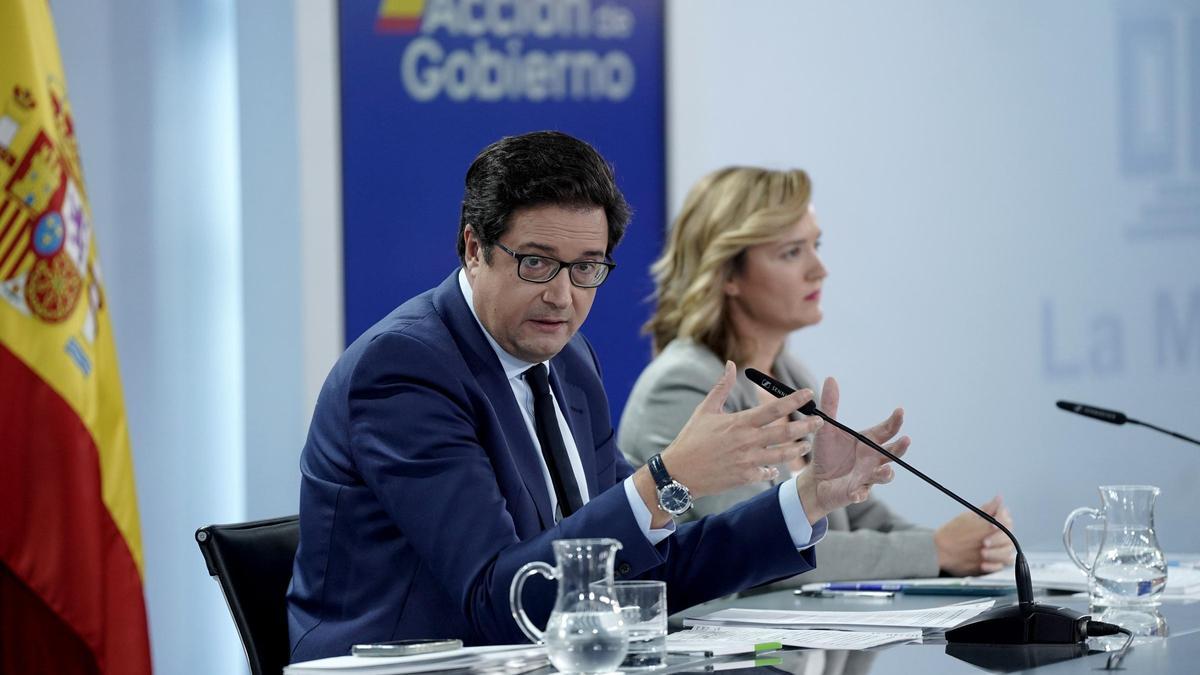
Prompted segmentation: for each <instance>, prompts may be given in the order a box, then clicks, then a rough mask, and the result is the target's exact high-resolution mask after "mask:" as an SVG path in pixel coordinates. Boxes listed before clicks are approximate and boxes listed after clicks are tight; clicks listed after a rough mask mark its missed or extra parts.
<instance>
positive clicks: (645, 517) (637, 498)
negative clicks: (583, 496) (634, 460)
mask: <svg viewBox="0 0 1200 675" xmlns="http://www.w3.org/2000/svg"><path fill="white" fill-rule="evenodd" d="M795 491H796V489H795V488H792V492H795ZM625 497H626V498H627V499H628V500H629V510H631V511H633V519H634V520H636V521H637V524H638V527H639V528H640V529H641V530H642V534H644V535H646V541H648V542H650V545H651V546H657V545H658V543H659V542H661V541H662V540H663V539H666V538H667V537H669V536H671V535H672V534H674V533H675V521H674V520H668V521H667V526H666V527H664V528H662V529H661V530H652V529H650V521H651V516H650V509H648V508H646V502H644V501H642V496H641V495H639V494H638V491H637V487H636V486H635V485H634V484H633V476H630V477H629V478H626V479H625ZM796 503H797V504H799V503H800V497H799V496H798V495H797V497H796ZM785 517H786V516H785ZM801 518H802V519H803V520H804V524H805V525H807V524H808V518H807V517H805V516H803V515H801ZM821 534H824V531H822V532H821Z"/></svg>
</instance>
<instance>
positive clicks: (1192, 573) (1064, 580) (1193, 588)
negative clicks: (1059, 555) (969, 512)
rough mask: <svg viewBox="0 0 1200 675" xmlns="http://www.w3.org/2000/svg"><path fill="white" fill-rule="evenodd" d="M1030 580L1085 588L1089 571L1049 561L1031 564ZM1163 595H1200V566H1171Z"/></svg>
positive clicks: (999, 575)
mask: <svg viewBox="0 0 1200 675" xmlns="http://www.w3.org/2000/svg"><path fill="white" fill-rule="evenodd" d="M1029 576H1030V580H1031V581H1032V582H1033V585H1034V587H1035V588H1046V589H1054V590H1059V591H1086V590H1087V575H1086V574H1084V573H1083V570H1081V569H1079V568H1078V567H1076V566H1075V564H1074V563H1072V562H1058V561H1056V562H1050V563H1043V564H1031V565H1030V566H1029ZM975 579H976V580H978V581H980V582H984V583H987V582H994V581H999V580H1001V579H1007V580H1008V581H1009V582H1011V581H1012V570H1010V569H1006V570H1000V571H999V572H993V573H992V574H986V575H984V576H981V577H975ZM1163 593H1164V595H1165V596H1168V597H1180V598H1186V597H1200V570H1197V569H1194V568H1191V567H1183V566H1179V567H1168V568H1167V587H1166V589H1165V590H1164V592H1163Z"/></svg>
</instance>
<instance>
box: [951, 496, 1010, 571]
mask: <svg viewBox="0 0 1200 675" xmlns="http://www.w3.org/2000/svg"><path fill="white" fill-rule="evenodd" d="M979 508H981V509H983V510H984V511H985V512H987V513H988V515H990V516H992V517H994V518H995V519H996V520H998V521H1000V522H1001V523H1003V524H1004V526H1005V527H1007V528H1008V529H1010V530H1011V529H1012V527H1013V520H1012V514H1011V513H1009V511H1008V508H1006V507H1005V506H1004V503H1003V501H1002V500H1001V499H1000V496H999V495H997V496H995V497H992V499H991V501H989V502H987V503H986V504H983V505H981V506H980V507H979ZM933 543H934V546H936V547H937V557H938V567H939V568H941V569H942V570H944V571H945V572H947V573H949V574H953V575H955V576H960V577H961V576H968V575H974V574H980V573H987V572H995V571H997V570H999V569H1002V568H1003V567H1004V566H1005V565H1009V564H1011V563H1012V560H1013V556H1014V555H1015V553H1016V550H1015V549H1014V548H1013V545H1012V541H1010V540H1009V538H1008V537H1007V536H1006V535H1005V534H1004V533H1003V532H1001V531H1000V530H999V529H997V528H996V526H995V525H992V524H991V523H989V522H987V521H986V520H984V519H983V518H980V517H979V516H977V515H975V514H974V513H971V512H970V511H967V512H964V513H960V514H959V515H957V516H955V517H954V518H953V519H951V520H950V521H949V522H947V523H946V524H945V525H942V526H941V527H939V528H938V529H937V531H936V532H934V534H933Z"/></svg>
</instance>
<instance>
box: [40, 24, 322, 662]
mask: <svg viewBox="0 0 1200 675" xmlns="http://www.w3.org/2000/svg"><path fill="white" fill-rule="evenodd" d="M52 11H53V13H54V19H55V24H56V27H57V31H58V38H59V45H60V49H61V52H62V56H63V63H64V67H65V69H66V75H67V82H68V86H69V93H70V98H71V101H72V104H73V106H74V112H75V119H76V121H77V127H78V135H79V142H80V148H81V153H82V156H83V164H84V170H85V178H86V180H87V185H88V189H89V190H88V192H89V196H90V198H91V204H92V209H93V214H94V217H95V222H96V229H97V236H98V242H99V251H100V258H101V261H102V263H103V266H104V274H105V279H106V282H107V291H108V297H109V299H110V301H111V303H112V316H113V322H114V331H115V333H116V336H117V348H118V353H119V354H120V358H121V372H122V375H123V378H124V385H125V402H126V410H127V414H128V418H129V425H130V431H131V437H132V444H133V454H134V462H135V467H136V471H137V478H138V495H139V504H140V509H141V517H142V538H143V545H144V547H145V552H146V556H145V559H146V577H145V586H146V598H147V610H148V613H149V619H150V633H151V640H152V649H153V657H154V665H155V669H156V671H157V672H160V673H211V672H241V671H244V670H245V669H246V666H245V658H244V657H243V655H242V650H241V646H240V643H239V642H238V638H237V634H236V632H235V630H234V628H233V623H232V621H231V620H230V618H229V615H228V611H227V610H226V608H225V606H224V603H223V601H222V600H221V596H220V592H219V590H218V588H217V586H216V584H215V582H213V581H212V580H210V578H209V577H208V574H207V571H206V570H205V566H204V563H203V560H202V558H201V556H200V552H199V549H198V548H197V547H196V543H195V541H194V540H193V538H192V533H193V532H194V530H195V529H196V528H197V527H199V526H201V525H205V524H209V523H218V522H237V521H243V520H249V519H257V518H266V517H273V516H279V515H286V514H291V513H295V512H296V509H297V504H298V499H299V498H298V485H299V471H298V466H297V460H298V457H299V451H300V448H301V447H302V445H303V442H304V434H305V432H306V429H307V425H308V420H309V417H310V415H311V411H312V405H313V402H314V401H315V399H316V393H317V390H318V388H319V386H320V383H321V381H322V380H323V378H324V375H325V373H326V372H327V371H328V369H329V366H330V365H331V364H332V363H333V360H334V359H335V358H336V357H337V355H338V353H340V351H341V345H342V336H341V326H342V318H341V308H340V297H341V290H340V289H341V277H340V272H339V270H340V254H339V250H340V244H339V241H340V234H339V233H340V229H341V225H340V206H339V201H338V200H339V197H338V194H339V190H338V182H339V179H338V178H337V176H338V172H337V171H338V170H337V161H336V156H337V153H338V151H337V128H336V123H335V121H336V98H335V97H336V80H335V79H334V74H335V72H336V58H335V56H334V54H335V51H334V49H333V45H334V42H333V39H334V31H335V26H336V23H335V20H334V13H333V3H332V0H321V1H319V2H318V1H315V0H304V1H303V2H293V1H292V0H257V1H256V2H242V3H234V2H230V1H228V0H226V1H215V0H212V1H206V2H192V1H191V0H171V1H169V2H153V3H146V2H137V1H134V0H114V1H113V2H108V3H92V2H84V1H81V0H53V2H52Z"/></svg>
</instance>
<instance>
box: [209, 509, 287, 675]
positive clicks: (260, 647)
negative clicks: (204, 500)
mask: <svg viewBox="0 0 1200 675" xmlns="http://www.w3.org/2000/svg"><path fill="white" fill-rule="evenodd" d="M196 543H198V544H200V552H201V553H203V554H204V562H205V563H207V564H208V573H209V574H211V575H212V576H214V577H216V579H217V582H218V583H219V584H221V592H222V593H224V595H225V601H226V602H227V603H228V604H229V613H230V614H232V615H233V622H234V623H235V624H237V629H238V634H239V635H241V637H242V647H244V648H245V650H246V660H247V661H249V662H250V673H251V675H280V673H282V672H283V667H284V666H286V665H287V663H288V657H289V656H290V649H289V646H288V623H287V587H288V583H290V582H291V580H292V560H293V559H294V558H295V557H296V547H297V546H298V545H299V543H300V517H299V516H289V517H287V518H274V519H272V520H257V521H254V522H251V523H233V524H231V525H209V526H207V527H202V528H200V529H198V530H196Z"/></svg>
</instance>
